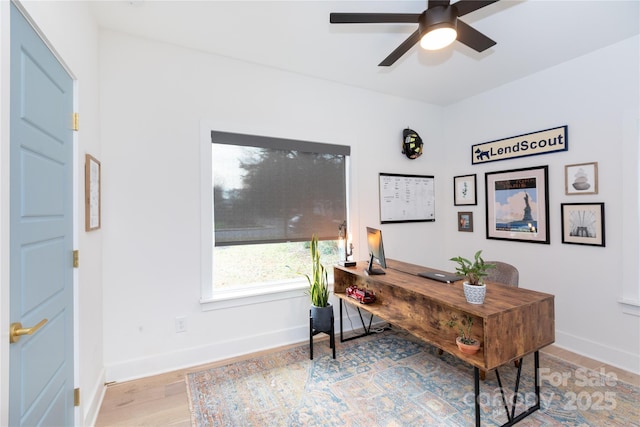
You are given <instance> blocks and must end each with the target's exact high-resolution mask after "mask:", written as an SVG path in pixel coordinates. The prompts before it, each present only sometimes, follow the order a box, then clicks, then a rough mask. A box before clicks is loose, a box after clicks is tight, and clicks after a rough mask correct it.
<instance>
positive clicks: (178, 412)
mask: <svg viewBox="0 0 640 427" xmlns="http://www.w3.org/2000/svg"><path fill="white" fill-rule="evenodd" d="M295 345H299V344H295ZM295 345H291V346H286V347H280V348H277V349H272V350H269V351H266V352H262V353H253V354H250V355H246V356H243V357H239V358H234V359H232V360H225V361H220V362H216V363H212V364H208V365H202V366H197V367H193V368H189V369H182V370H179V371H174V372H169V373H166V374H162V375H156V376H153V377H149V378H143V379H139V380H135V381H127V382H122V383H114V384H110V385H108V387H107V392H106V395H105V398H104V401H103V403H102V407H101V408H100V413H99V414H98V419H97V422H96V427H105V426H127V427H132V426H180V427H183V426H184V427H187V426H191V415H190V414H189V402H188V400H187V388H186V383H185V375H186V374H187V373H189V372H196V371H200V370H203V369H207V368H211V367H215V366H222V365H226V364H228V363H232V362H236V361H240V360H245V359H249V358H253V357H256V356H259V355H260V354H265V353H269V352H275V351H279V350H283V349H286V348H288V347H294V346H295ZM542 352H544V353H549V354H552V355H555V356H557V357H560V358H562V359H564V360H566V361H568V362H571V363H573V364H576V365H579V366H583V367H585V368H589V369H595V370H599V369H600V368H603V369H604V371H605V372H606V373H615V374H616V375H617V378H618V379H619V380H620V381H624V382H627V383H631V384H634V385H636V386H640V376H638V375H635V374H632V373H629V372H626V371H623V370H621V369H619V368H614V367H611V366H608V365H605V364H603V363H601V362H598V361H595V360H593V359H589V358H587V357H583V356H580V355H577V354H575V353H572V352H570V351H567V350H563V349H560V348H557V347H555V346H553V345H552V346H549V347H546V348H545V349H543V350H542Z"/></svg>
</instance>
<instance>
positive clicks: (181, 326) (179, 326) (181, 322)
mask: <svg viewBox="0 0 640 427" xmlns="http://www.w3.org/2000/svg"><path fill="white" fill-rule="evenodd" d="M181 332H187V318H186V317H184V316H180V317H176V333H177V334H179V333H181Z"/></svg>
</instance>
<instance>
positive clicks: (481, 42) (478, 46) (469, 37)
mask: <svg viewBox="0 0 640 427" xmlns="http://www.w3.org/2000/svg"><path fill="white" fill-rule="evenodd" d="M457 30H458V37H457V40H458V41H459V42H460V43H463V44H466V45H467V46H469V47H470V48H471V49H473V50H476V51H478V52H482V51H485V50H487V49H489V48H490V47H491V46H494V45H495V44H496V42H494V41H493V40H491V39H490V38H489V37H487V36H485V35H484V34H482V33H481V32H480V31H478V30H476V29H475V28H473V27H470V26H469V25H467V24H465V23H464V22H462V21H461V20H459V19H458V23H457Z"/></svg>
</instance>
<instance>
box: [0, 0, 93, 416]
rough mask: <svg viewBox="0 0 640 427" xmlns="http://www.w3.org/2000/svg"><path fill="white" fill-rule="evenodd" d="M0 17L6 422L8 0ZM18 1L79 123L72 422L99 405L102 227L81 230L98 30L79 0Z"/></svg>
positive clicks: (1, 324)
mask: <svg viewBox="0 0 640 427" xmlns="http://www.w3.org/2000/svg"><path fill="white" fill-rule="evenodd" d="M0 3H1V5H0V19H1V22H2V24H1V25H0V28H1V29H2V31H1V33H0V41H1V46H2V48H1V49H0V52H2V62H1V68H0V75H1V76H2V79H1V83H0V93H1V95H2V96H1V99H2V116H1V117H0V120H1V122H0V123H1V125H0V129H2V133H1V134H0V137H1V138H2V147H3V151H2V171H3V174H2V186H1V187H0V188H1V189H2V190H0V194H2V197H1V200H2V249H3V250H2V257H1V259H0V262H1V267H0V271H2V276H0V280H1V288H2V298H1V300H2V306H1V307H0V310H1V311H2V316H1V317H0V330H1V331H2V340H1V343H0V352H1V355H2V356H1V359H2V362H1V363H0V364H1V366H2V369H1V370H0V383H1V384H2V393H1V394H0V408H1V409H0V425H6V423H7V418H6V417H7V416H8V409H7V408H8V396H7V392H6V388H7V387H8V379H7V377H6V376H5V375H6V373H7V372H8V370H7V369H8V363H6V362H7V361H8V357H7V356H8V349H7V348H6V347H7V346H8V342H9V340H8V338H7V334H6V332H7V331H8V330H9V324H8V319H9V317H8V304H5V301H7V300H8V298H7V296H8V292H9V279H8V277H9V276H8V268H6V267H7V266H8V252H6V251H5V249H6V248H8V246H7V247H5V244H7V243H6V242H8V238H7V237H8V228H7V227H8V225H7V224H8V222H7V223H5V221H8V212H9V211H8V191H6V190H8V179H7V178H8V175H5V173H7V174H8V169H9V168H8V163H7V162H8V157H5V155H6V154H7V153H6V152H5V151H4V149H5V148H8V146H9V140H8V126H6V124H7V123H8V118H9V116H8V114H9V109H8V105H5V102H6V103H7V104H8V99H9V92H8V86H7V85H8V76H9V68H8V66H9V63H8V61H9V58H8V57H9V49H8V46H9V44H8V43H9V34H8V29H9V25H8V14H9V2H6V1H2V2H0ZM21 5H22V6H23V7H24V9H25V10H26V11H27V13H28V14H29V15H30V16H31V18H32V20H33V21H34V23H35V25H36V26H37V27H38V28H39V29H40V30H41V32H42V33H43V34H44V37H45V38H46V39H47V40H48V42H49V43H50V44H51V45H52V46H53V49H54V51H55V52H56V53H57V54H58V56H59V57H60V59H61V61H62V62H63V63H64V64H65V65H66V66H67V68H68V69H69V71H70V72H71V73H72V74H73V76H74V77H75V79H76V84H75V89H74V90H75V101H74V102H75V106H76V111H78V112H79V113H80V131H79V132H77V133H76V140H75V161H76V170H75V179H76V182H75V185H74V187H75V190H74V191H75V192H76V195H75V197H74V199H75V200H76V206H75V207H74V210H75V219H74V220H75V225H74V228H75V237H74V239H75V242H74V246H75V248H76V249H79V250H80V268H79V269H77V270H76V273H75V283H74V286H75V290H74V294H75V315H76V317H75V328H76V334H75V339H76V348H75V358H76V360H75V363H76V386H77V387H80V390H81V401H80V407H79V408H78V412H77V413H76V414H77V422H78V423H80V424H81V425H90V424H92V422H93V420H94V419H95V417H96V416H97V412H98V409H99V408H98V405H99V403H100V400H101V398H102V393H103V390H104V387H103V384H104V363H103V336H102V330H103V328H102V321H103V314H102V301H101V300H102V232H101V231H97V232H92V233H86V232H85V231H84V205H83V198H84V155H85V153H91V154H93V155H94V156H96V157H97V158H98V159H99V158H100V155H101V153H100V140H99V135H98V122H99V117H98V108H97V107H98V103H97V98H98V84H97V79H98V62H97V60H98V56H97V50H98V30H97V25H96V24H95V22H94V20H93V17H92V16H91V14H90V13H89V10H88V8H87V3H85V2H64V1H61V2H57V1H51V2H43V1H25V2H21Z"/></svg>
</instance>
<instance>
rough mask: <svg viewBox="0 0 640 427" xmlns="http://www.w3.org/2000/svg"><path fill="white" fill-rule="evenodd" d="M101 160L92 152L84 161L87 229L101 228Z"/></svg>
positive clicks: (85, 220) (85, 221)
mask: <svg viewBox="0 0 640 427" xmlns="http://www.w3.org/2000/svg"><path fill="white" fill-rule="evenodd" d="M100 173H101V170H100V162H99V161H98V160H97V159H96V158H95V157H93V156H92V155H90V154H86V155H85V163H84V194H85V200H84V223H85V227H84V228H85V230H86V231H92V230H97V229H99V228H100V222H101V218H100V208H101V206H100Z"/></svg>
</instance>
